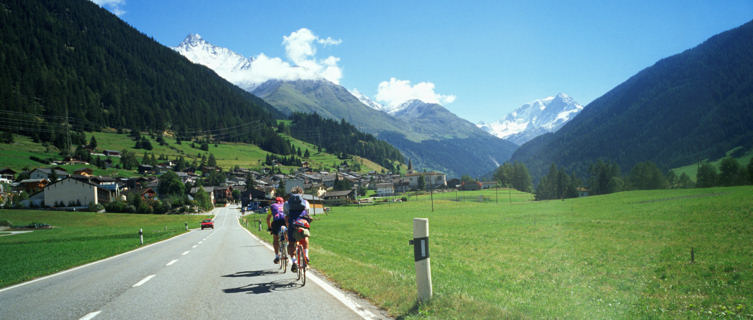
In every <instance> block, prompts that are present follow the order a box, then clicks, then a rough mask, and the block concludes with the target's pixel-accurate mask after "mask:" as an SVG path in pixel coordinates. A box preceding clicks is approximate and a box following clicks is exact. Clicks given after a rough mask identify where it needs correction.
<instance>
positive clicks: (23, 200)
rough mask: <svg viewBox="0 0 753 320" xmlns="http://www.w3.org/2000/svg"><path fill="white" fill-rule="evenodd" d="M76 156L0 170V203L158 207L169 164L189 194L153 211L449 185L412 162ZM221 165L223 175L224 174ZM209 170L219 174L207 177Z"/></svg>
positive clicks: (333, 199) (353, 198) (350, 199)
mask: <svg viewBox="0 0 753 320" xmlns="http://www.w3.org/2000/svg"><path fill="white" fill-rule="evenodd" d="M107 155H108V156H111V157H119V154H118V153H117V152H115V151H109V153H108V154H107ZM70 163H71V162H68V164H70ZM73 163H76V164H80V165H81V168H79V169H76V170H73V171H72V172H69V171H67V170H66V169H65V168H63V167H62V166H60V165H61V163H52V164H51V165H52V166H50V167H39V168H34V169H31V170H30V171H25V172H17V171H15V170H13V169H10V168H4V169H2V170H0V176H1V177H0V188H2V189H0V204H2V207H6V208H50V209H57V210H70V211H76V210H89V211H103V210H105V209H106V208H107V209H109V207H107V204H108V203H113V202H118V201H120V202H126V203H132V202H133V200H134V199H133V198H134V197H138V198H140V200H141V201H143V202H145V203H147V204H149V206H152V207H155V206H159V205H154V204H150V203H149V202H150V201H155V200H160V199H162V200H165V199H167V198H168V197H169V196H168V195H163V194H162V193H163V192H161V191H162V190H161V188H160V181H161V179H162V177H164V176H166V175H165V174H166V173H168V172H170V173H173V174H174V176H177V178H178V179H179V180H180V183H181V184H182V186H184V187H185V189H184V190H185V192H186V198H187V199H188V200H189V201H188V202H186V203H178V204H177V205H176V203H174V202H175V201H173V203H172V205H171V207H170V208H165V209H162V210H159V209H155V208H152V209H151V210H149V211H148V212H149V213H186V212H198V211H200V210H201V209H200V206H197V205H194V203H192V202H191V201H195V200H196V198H197V194H199V193H202V192H203V193H205V194H206V195H207V196H208V199H209V201H210V202H211V206H212V207H213V206H217V205H224V204H225V203H231V202H234V203H241V204H242V205H243V207H244V208H249V209H258V208H262V207H265V206H266V205H268V204H269V203H270V202H271V201H273V199H274V198H275V197H277V196H280V195H287V194H289V193H290V190H291V189H292V188H293V187H295V186H300V187H302V188H303V189H304V190H305V194H306V197H307V198H308V200H310V201H311V202H312V203H313V204H315V205H314V208H315V209H314V210H315V211H318V210H323V208H324V206H325V205H342V204H351V203H358V202H372V201H374V200H375V198H376V199H378V198H380V197H389V196H394V195H397V194H400V193H404V192H407V191H411V190H417V189H439V188H446V187H447V178H446V175H445V174H443V173H438V172H415V171H413V170H408V173H407V174H404V175H400V174H392V173H389V172H388V173H377V172H375V171H371V172H368V173H362V172H355V171H352V170H351V169H350V168H348V167H347V165H342V166H340V168H338V170H337V171H333V172H328V171H314V170H313V169H312V168H310V167H309V166H308V163H307V162H304V163H303V164H302V166H301V167H299V168H298V169H297V170H295V171H294V172H291V173H289V174H284V173H281V172H280V171H279V170H275V168H274V167H273V168H263V169H262V170H260V171H259V170H252V169H248V168H239V167H236V168H234V169H233V170H230V171H226V172H225V171H223V170H222V169H221V168H218V167H211V166H202V167H201V168H199V170H196V171H175V170H174V166H175V163H173V162H172V161H165V162H161V163H159V164H158V165H156V166H152V165H147V164H140V165H139V166H138V170H137V171H138V173H139V176H137V177H129V178H124V177H104V176H95V175H93V170H92V169H91V168H89V167H87V166H86V165H88V163H85V162H81V161H76V160H73ZM217 173H220V175H219V176H220V177H222V178H220V179H219V180H218V179H217V178H216V177H217V176H218V175H217ZM210 176H213V177H215V178H212V179H209V177H210ZM223 180H224V181H223ZM212 182H214V183H212ZM451 182H452V181H451ZM475 187H478V188H480V187H481V184H479V185H478V186H476V185H474V186H471V188H475ZM359 190H360V192H359ZM367 190H371V192H367ZM366 194H368V195H369V197H364V196H365V195H366ZM204 209H205V210H207V209H209V208H204ZM106 211H111V210H106ZM115 211H116V212H117V211H119V210H115ZM316 213H318V212H316Z"/></svg>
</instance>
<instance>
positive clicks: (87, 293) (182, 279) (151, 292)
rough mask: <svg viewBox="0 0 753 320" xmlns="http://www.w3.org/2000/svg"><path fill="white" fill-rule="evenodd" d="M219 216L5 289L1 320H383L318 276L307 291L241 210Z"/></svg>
mask: <svg viewBox="0 0 753 320" xmlns="http://www.w3.org/2000/svg"><path fill="white" fill-rule="evenodd" d="M213 213H215V214H216V218H215V229H214V230H210V229H206V230H194V231H191V232H188V233H187V234H183V235H180V236H177V237H175V238H172V239H169V240H166V241H163V242H160V243H157V244H153V245H150V246H147V247H144V248H142V249H139V250H136V251H133V252H130V253H126V254H123V255H120V256H116V257H114V258H110V259H105V260H103V261H101V262H98V263H93V264H91V265H87V266H84V267H80V268H74V269H71V270H69V271H66V272H62V273H60V274H57V275H53V276H51V277H47V278H41V279H40V280H36V281H30V282H27V283H25V284H20V285H17V286H13V287H9V288H6V289H2V290H0V318H2V319H307V320H311V319H364V318H366V319H369V318H384V314H383V313H380V312H379V311H378V310H376V309H375V308H374V307H373V306H368V305H366V304H364V303H363V301H360V302H359V301H355V300H352V299H350V298H348V295H347V294H343V293H342V292H339V291H337V290H333V289H332V287H331V286H329V285H328V284H327V283H325V282H324V281H322V280H320V279H319V278H317V277H316V276H314V278H316V279H309V281H307V283H306V285H305V286H303V287H302V286H301V285H300V282H298V281H296V278H295V274H293V273H291V272H290V270H289V268H288V272H287V273H285V274H282V273H280V272H279V269H278V267H277V265H274V264H272V259H273V258H274V255H273V253H272V251H271V250H269V248H268V247H266V245H265V244H263V243H261V242H260V241H259V240H257V239H256V238H254V237H252V236H251V235H250V233H249V232H248V231H246V230H245V229H243V227H241V226H240V224H239V223H238V216H239V214H240V212H239V211H238V210H237V208H235V207H225V208H217V209H215V211H214V212H213ZM312 280H313V281H312ZM328 290H329V291H328ZM343 296H345V298H344V299H338V298H336V297H343ZM369 310H371V311H374V312H371V311H369Z"/></svg>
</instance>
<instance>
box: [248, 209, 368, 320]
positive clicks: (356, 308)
mask: <svg viewBox="0 0 753 320" xmlns="http://www.w3.org/2000/svg"><path fill="white" fill-rule="evenodd" d="M238 225H240V220H239V221H238ZM240 227H241V228H242V229H243V230H245V231H246V232H248V234H249V235H250V236H251V237H252V238H254V239H255V240H257V241H259V242H260V243H261V244H262V245H264V246H265V247H267V249H269V250H272V252H274V251H275V249H274V247H272V245H270V244H268V243H266V242H264V241H262V240H261V239H259V237H257V236H256V235H255V234H253V233H251V231H249V230H248V229H246V228H244V227H243V226H242V225H241V226H240ZM306 277H308V278H310V279H311V280H313V281H314V283H316V284H317V285H318V286H319V287H320V288H322V289H323V290H324V291H326V292H327V293H329V294H330V295H331V296H332V297H334V298H335V299H337V300H338V301H340V303H342V304H343V305H345V306H346V307H348V309H350V310H352V311H353V312H355V313H356V314H357V315H358V316H359V317H361V319H367V320H368V319H379V317H378V316H377V315H375V314H374V313H372V312H371V311H368V310H366V309H365V308H363V307H361V305H360V304H358V303H357V302H355V301H353V299H350V298H348V296H346V295H345V294H343V293H341V292H340V289H337V288H335V287H333V286H331V285H329V284H327V283H326V282H324V280H321V279H319V277H317V276H315V275H313V274H307V275H306Z"/></svg>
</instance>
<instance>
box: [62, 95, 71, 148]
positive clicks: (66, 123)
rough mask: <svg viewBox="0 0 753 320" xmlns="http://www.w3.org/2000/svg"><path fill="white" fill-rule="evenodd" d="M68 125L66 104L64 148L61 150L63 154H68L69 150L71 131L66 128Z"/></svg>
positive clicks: (66, 107)
mask: <svg viewBox="0 0 753 320" xmlns="http://www.w3.org/2000/svg"><path fill="white" fill-rule="evenodd" d="M69 127H70V124H69V122H68V106H67V105H66V106H65V146H64V148H65V150H64V151H63V153H64V155H66V156H67V155H68V153H69V152H70V151H71V132H70V130H69V129H68V128H69Z"/></svg>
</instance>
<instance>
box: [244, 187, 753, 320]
mask: <svg viewBox="0 0 753 320" xmlns="http://www.w3.org/2000/svg"><path fill="white" fill-rule="evenodd" d="M752 193H753V187H750V186H746V187H734V188H712V189H687V190H657V191H634V192H624V193H617V194H612V195H606V196H594V197H587V198H579V199H568V200H565V201H561V200H555V201H541V202H532V201H526V200H525V197H526V196H525V195H522V194H521V195H516V194H515V193H511V194H510V196H509V198H506V199H505V200H508V199H512V201H502V197H501V194H500V201H499V203H497V202H496V201H495V199H494V198H493V197H491V199H488V200H484V201H455V199H454V197H451V196H454V194H451V193H446V194H441V195H440V196H437V195H436V194H435V195H434V196H435V198H434V212H432V211H431V204H430V200H429V196H428V195H425V196H422V195H419V196H418V197H417V199H415V198H414V197H413V196H411V197H410V198H409V201H408V202H403V203H392V204H390V205H377V206H362V207H335V208H333V210H332V212H331V213H330V214H329V215H328V216H323V217H321V218H320V219H319V220H317V221H314V223H313V224H312V251H311V258H312V266H313V267H314V268H316V269H318V270H321V271H323V272H324V273H325V274H326V275H327V276H328V277H330V278H332V279H333V280H334V281H336V282H337V283H338V284H339V285H340V286H342V287H343V288H345V289H347V290H352V291H355V292H358V293H360V294H361V295H362V296H364V297H366V298H368V299H370V300H371V301H374V302H375V303H376V304H378V305H380V306H382V307H383V308H385V309H387V310H388V311H389V312H390V313H391V314H392V315H395V316H397V317H399V318H405V319H419V318H420V319H424V318H428V319H464V318H494V319H496V318H555V317H556V318H578V319H591V318H598V319H634V318H641V319H643V318H662V319H677V318H751V317H753V302H751V301H753V291H751V290H750V288H751V287H753V263H751V261H753V242H751V241H750V239H751V237H750V236H751V234H753V222H751V221H753V197H750V194H752ZM493 194H494V190H491V191H489V190H485V191H478V192H476V194H475V195H474V194H473V193H467V194H466V196H467V197H466V199H473V198H476V199H479V198H480V197H484V196H486V197H487V198H489V197H490V196H492V195H493ZM443 196H447V198H446V199H445V198H443ZM528 197H530V195H528ZM516 199H518V200H520V201H516ZM414 217H426V218H429V221H430V227H429V229H430V239H431V241H430V245H431V265H432V277H433V286H434V298H433V300H432V301H431V302H430V303H428V304H425V305H417V304H416V303H415V301H416V287H415V271H414V262H413V259H412V254H413V253H412V250H413V248H412V247H410V246H409V245H408V240H409V239H411V238H412V219H413V218H414ZM252 219H253V218H252ZM255 226H256V225H255V224H252V223H249V228H250V229H251V230H252V231H253V232H254V233H257V234H260V235H261V236H262V238H263V239H266V240H269V239H271V237H270V236H268V235H264V234H262V233H260V232H258V231H256V229H255V228H254V227H255ZM691 248H692V250H693V252H694V261H693V262H692V263H691V261H690V259H691V257H690V255H691Z"/></svg>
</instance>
